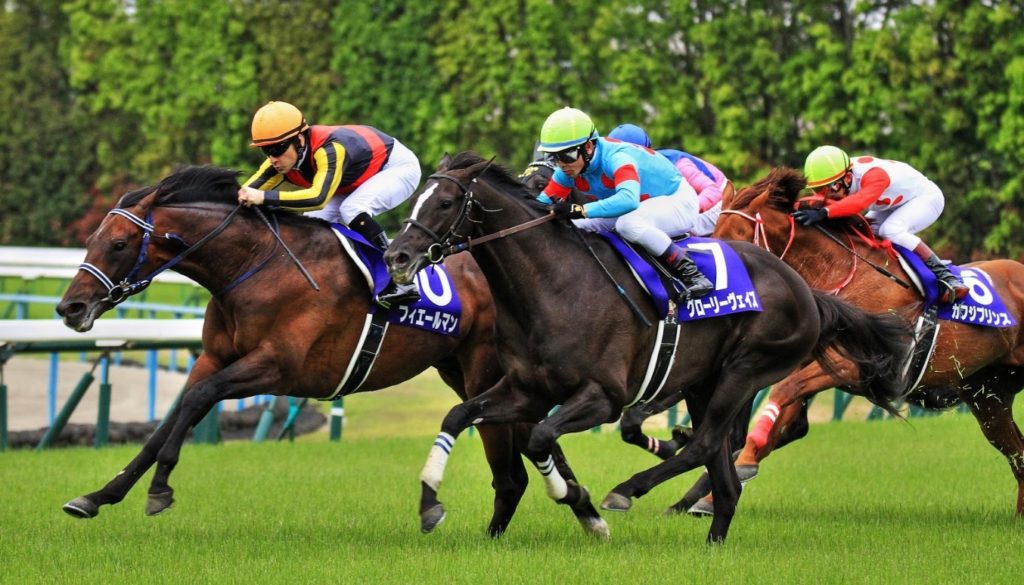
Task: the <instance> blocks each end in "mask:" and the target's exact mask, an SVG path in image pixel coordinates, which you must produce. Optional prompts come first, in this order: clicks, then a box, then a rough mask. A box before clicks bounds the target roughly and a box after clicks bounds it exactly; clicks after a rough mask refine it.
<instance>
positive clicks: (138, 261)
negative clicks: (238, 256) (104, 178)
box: [78, 205, 251, 305]
mask: <svg viewBox="0 0 1024 585" xmlns="http://www.w3.org/2000/svg"><path fill="white" fill-rule="evenodd" d="M241 207H242V206H241V205H238V206H236V207H235V208H234V209H233V210H231V213H229V214H228V215H227V217H225V218H224V220H223V221H221V222H220V225H218V226H217V227H215V228H213V230H212V231H210V233H208V234H206V235H205V236H203V237H202V239H200V240H199V241H198V242H196V243H195V244H192V245H189V244H188V242H186V241H185V240H184V239H182V238H181V236H178V235H177V234H172V233H165V234H163V235H160V234H157V235H158V237H163V238H165V239H168V240H173V241H176V242H179V243H181V244H183V245H184V246H185V247H186V249H185V250H184V251H182V252H181V253H180V254H178V255H177V256H175V257H174V258H171V259H170V260H168V261H167V262H164V263H163V264H162V265H161V266H159V267H157V269H156V270H154V271H153V272H151V273H150V274H149V276H148V277H146V278H138V276H139V272H141V271H142V266H143V264H145V263H146V258H147V257H148V255H149V243H150V240H151V239H152V237H153V235H154V232H155V230H156V226H154V225H153V211H152V210H149V211H147V212H146V217H145V219H143V218H140V217H139V216H137V215H135V214H133V213H131V212H129V211H128V210H126V209H120V208H118V209H111V210H110V211H109V212H107V215H116V216H120V217H123V218H125V219H127V220H128V221H130V222H132V223H133V224H135V225H136V226H137V227H138V228H139V229H141V230H142V245H141V246H140V247H139V254H138V256H137V257H136V258H135V265H134V266H132V268H131V270H129V271H128V274H127V275H125V277H124V278H123V279H121V281H120V282H118V283H117V284H115V283H114V280H113V279H112V278H110V277H109V276H107V275H106V274H104V273H103V271H102V270H100V269H99V268H97V267H96V266H95V265H93V264H90V263H88V262H83V263H82V264H80V265H79V267H78V269H79V270H83V271H85V272H88V273H89V274H91V275H93V276H95V277H96V279H97V280H99V281H100V283H102V284H103V286H105V287H107V296H106V297H104V298H102V299H100V301H99V302H101V303H102V302H108V303H110V304H111V305H118V304H120V303H122V302H124V301H125V299H127V298H128V297H130V296H132V295H134V294H137V293H139V292H141V291H143V290H145V288H146V287H148V286H149V285H150V283H152V282H153V279H154V278H155V277H156V276H157V275H158V274H160V273H161V272H163V271H165V270H168V269H170V268H173V267H174V266H176V265H177V264H178V263H179V262H181V261H182V260H184V259H185V258H187V257H188V256H189V255H190V254H192V253H193V252H195V251H196V250H198V249H199V248H200V247H202V246H203V245H204V244H206V243H207V242H209V241H210V240H212V239H213V238H215V237H217V235H219V234H220V233H221V232H222V231H224V229H225V228H227V227H228V224H229V223H231V220H232V219H233V218H234V217H235V214H236V213H238V210H239V209H241ZM249 276H251V274H250V273H246V274H244V275H242V277H240V278H241V279H245V278H248V277H249ZM237 283H238V280H236V282H234V283H232V284H231V285H228V286H229V287H232V286H235V285H236V284H237Z"/></svg>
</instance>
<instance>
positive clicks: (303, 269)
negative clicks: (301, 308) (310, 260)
mask: <svg viewBox="0 0 1024 585" xmlns="http://www.w3.org/2000/svg"><path fill="white" fill-rule="evenodd" d="M239 205H242V204H241V203H239ZM252 209H253V211H255V212H256V215H258V216H259V217H260V219H261V220H263V225H265V226H267V229H268V230H270V233H272V234H274V238H276V239H277V243H279V244H281V247H283V248H284V251H285V252H287V253H288V257H289V258H291V259H292V262H294V263H295V266H297V267H298V268H299V272H301V273H302V276H305V277H306V280H307V281H309V285H310V286H312V287H313V290H315V291H317V292H319V291H320V285H318V284H317V283H316V281H315V280H313V276H312V275H310V274H309V272H308V271H307V270H306V267H305V266H303V265H302V262H300V261H299V259H298V258H296V257H295V254H292V251H291V249H289V248H288V244H286V243H284V240H282V239H281V235H280V234H278V233H277V230H275V229H274V228H273V226H271V225H270V222H269V221H267V216H265V215H263V212H262V211H260V208H259V207H253V208H252Z"/></svg>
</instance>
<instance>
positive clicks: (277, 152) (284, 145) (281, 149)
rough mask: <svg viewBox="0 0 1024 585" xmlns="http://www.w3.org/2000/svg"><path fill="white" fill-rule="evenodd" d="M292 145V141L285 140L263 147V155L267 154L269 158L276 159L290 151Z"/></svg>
mask: <svg viewBox="0 0 1024 585" xmlns="http://www.w3.org/2000/svg"><path fill="white" fill-rule="evenodd" d="M291 145H292V141H291V140H283V141H281V142H275V143H274V144H267V145H266V146H261V147H260V150H262V151H263V154H265V155H267V156H275V157H276V156H281V155H282V154H284V153H285V151H287V150H288V147H289V146H291Z"/></svg>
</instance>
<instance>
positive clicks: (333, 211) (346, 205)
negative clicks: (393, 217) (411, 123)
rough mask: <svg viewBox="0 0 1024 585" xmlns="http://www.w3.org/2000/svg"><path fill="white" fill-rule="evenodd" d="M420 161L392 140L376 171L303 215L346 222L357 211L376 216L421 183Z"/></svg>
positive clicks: (397, 203) (398, 203)
mask: <svg viewBox="0 0 1024 585" xmlns="http://www.w3.org/2000/svg"><path fill="white" fill-rule="evenodd" d="M421 174H422V169H421V168H420V161H419V159H417V158H416V155H415V154H413V152H412V151H411V150H409V149H408V148H406V147H405V145H403V144H402V143H401V142H399V141H398V140H395V143H394V145H393V146H392V147H391V156H390V157H388V162H387V163H385V164H384V166H382V167H381V168H380V170H379V171H377V174H375V175H374V176H372V177H370V178H369V179H367V180H366V182H365V183H363V184H362V185H359V187H357V188H356V190H355V191H353V192H351V193H349V194H348V195H344V196H342V195H335V196H334V197H332V198H331V200H330V201H328V202H327V205H324V206H323V207H322V208H321V209H318V210H316V211H310V212H308V213H306V215H308V216H310V217H319V218H320V219H326V220H327V221H330V222H333V223H342V224H345V225H348V224H349V222H351V221H352V220H353V219H354V218H355V217H356V216H357V215H359V214H360V213H368V214H370V215H371V216H373V217H376V216H378V215H380V214H382V213H384V212H386V211H389V210H391V209H394V208H395V207H398V206H399V205H401V204H402V202H403V201H405V200H406V199H408V198H409V197H411V196H412V194H413V192H414V191H416V187H418V186H419V184H420V175H421Z"/></svg>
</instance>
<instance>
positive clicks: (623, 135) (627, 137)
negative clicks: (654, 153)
mask: <svg viewBox="0 0 1024 585" xmlns="http://www.w3.org/2000/svg"><path fill="white" fill-rule="evenodd" d="M608 138H614V139H616V140H621V141H623V142H630V143H632V144H639V145H640V146H643V147H644V148H650V147H651V137H650V136H648V135H647V133H646V132H644V129H643V128H641V127H639V126H637V125H636V124H619V125H618V126H616V127H615V129H614V130H612V131H611V132H609V133H608Z"/></svg>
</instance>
